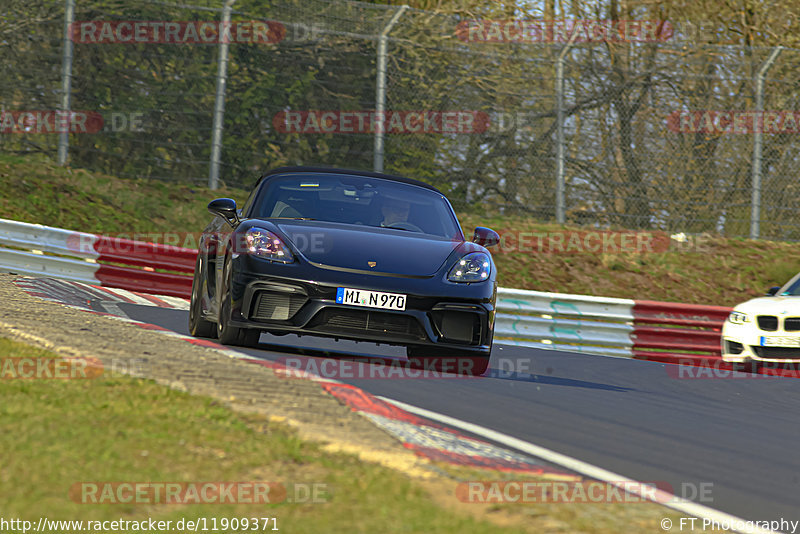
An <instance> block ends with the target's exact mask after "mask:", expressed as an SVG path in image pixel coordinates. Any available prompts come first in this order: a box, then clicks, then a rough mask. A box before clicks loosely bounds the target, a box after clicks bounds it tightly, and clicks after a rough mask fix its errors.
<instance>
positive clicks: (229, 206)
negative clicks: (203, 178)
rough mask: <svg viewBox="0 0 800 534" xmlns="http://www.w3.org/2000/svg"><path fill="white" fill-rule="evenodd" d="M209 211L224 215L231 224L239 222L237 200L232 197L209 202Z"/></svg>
mask: <svg viewBox="0 0 800 534" xmlns="http://www.w3.org/2000/svg"><path fill="white" fill-rule="evenodd" d="M208 211H210V212H211V213H213V214H214V215H217V216H218V217H222V218H223V219H225V220H226V221H227V222H228V224H230V225H231V226H236V225H237V224H239V215H238V214H237V212H236V201H235V200H233V199H232V198H218V199H216V200H212V201H211V202H209V203H208Z"/></svg>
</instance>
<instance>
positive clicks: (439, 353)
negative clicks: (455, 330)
mask: <svg viewBox="0 0 800 534" xmlns="http://www.w3.org/2000/svg"><path fill="white" fill-rule="evenodd" d="M406 355H407V356H408V360H409V361H410V362H411V365H412V366H413V367H417V368H420V369H423V370H430V371H437V372H440V373H453V374H463V375H468V376H481V375H482V374H483V373H485V372H486V370H487V369H488V368H489V355H490V353H489V352H468V351H462V350H457V349H443V348H439V347H436V346H412V347H406Z"/></svg>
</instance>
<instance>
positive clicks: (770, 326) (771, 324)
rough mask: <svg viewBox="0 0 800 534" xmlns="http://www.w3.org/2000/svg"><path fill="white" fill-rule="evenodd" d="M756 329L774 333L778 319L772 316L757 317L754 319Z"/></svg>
mask: <svg viewBox="0 0 800 534" xmlns="http://www.w3.org/2000/svg"><path fill="white" fill-rule="evenodd" d="M756 321H757V322H758V327H759V328H760V329H761V330H766V331H767V332H774V331H775V330H777V329H778V318H777V317H775V316H774V315H759V316H758V317H757V318H756Z"/></svg>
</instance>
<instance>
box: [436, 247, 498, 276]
mask: <svg viewBox="0 0 800 534" xmlns="http://www.w3.org/2000/svg"><path fill="white" fill-rule="evenodd" d="M491 272H492V261H491V260H490V259H489V256H488V255H486V254H485V253H483V252H470V253H469V254H467V255H466V256H464V257H463V258H461V259H460V260H458V262H456V264H455V265H454V266H453V268H452V269H450V273H449V274H448V275H447V279H448V280H450V281H451V282H481V281H483V280H486V279H488V278H489V275H490V274H491Z"/></svg>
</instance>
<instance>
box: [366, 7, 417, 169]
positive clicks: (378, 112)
mask: <svg viewBox="0 0 800 534" xmlns="http://www.w3.org/2000/svg"><path fill="white" fill-rule="evenodd" d="M406 9H408V6H407V5H405V4H403V5H402V6H400V9H398V10H397V12H395V14H394V15H393V16H392V18H391V19H390V20H389V23H388V24H387V25H386V26H384V28H383V31H381V34H380V36H379V37H378V78H377V80H376V87H375V116H376V118H377V120H378V121H380V122H378V123H376V124H374V125H373V126H374V127H375V139H374V145H375V147H374V150H373V155H372V168H373V170H374V171H375V172H383V124H384V120H383V114H384V111H385V109H384V108H385V107H386V45H387V40H388V36H389V32H390V31H392V27H394V25H395V24H397V21H398V20H399V19H400V17H401V16H402V15H403V12H404V11H405V10H406Z"/></svg>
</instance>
